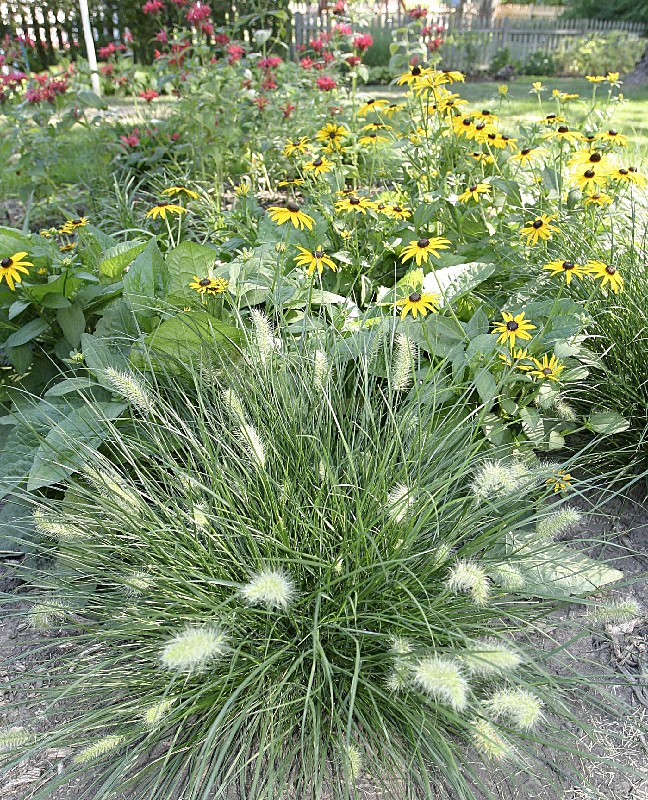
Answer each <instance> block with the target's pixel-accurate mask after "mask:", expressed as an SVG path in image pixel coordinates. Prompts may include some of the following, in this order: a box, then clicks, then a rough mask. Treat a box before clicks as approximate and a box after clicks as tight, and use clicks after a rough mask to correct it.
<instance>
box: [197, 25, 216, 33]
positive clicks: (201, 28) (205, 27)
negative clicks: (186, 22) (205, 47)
mask: <svg viewBox="0 0 648 800" xmlns="http://www.w3.org/2000/svg"><path fill="white" fill-rule="evenodd" d="M198 30H199V31H200V32H201V33H204V34H205V36H211V35H212V33H213V32H214V26H213V25H212V24H211V22H199V23H198Z"/></svg>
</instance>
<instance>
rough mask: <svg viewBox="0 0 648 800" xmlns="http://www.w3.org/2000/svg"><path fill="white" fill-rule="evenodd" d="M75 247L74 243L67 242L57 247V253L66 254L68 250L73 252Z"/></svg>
mask: <svg viewBox="0 0 648 800" xmlns="http://www.w3.org/2000/svg"><path fill="white" fill-rule="evenodd" d="M75 247H76V242H68V243H67V244H62V245H61V246H60V247H59V252H61V253H68V252H69V251H70V250H74V248H75Z"/></svg>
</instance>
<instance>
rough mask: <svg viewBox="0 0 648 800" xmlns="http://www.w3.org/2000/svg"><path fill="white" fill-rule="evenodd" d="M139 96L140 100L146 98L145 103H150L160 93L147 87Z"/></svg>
mask: <svg viewBox="0 0 648 800" xmlns="http://www.w3.org/2000/svg"><path fill="white" fill-rule="evenodd" d="M139 96H140V97H141V98H142V100H146V102H147V103H152V102H153V100H155V98H156V97H159V96H160V95H159V94H158V93H157V92H156V91H155V89H147V90H146V91H145V92H140V94H139Z"/></svg>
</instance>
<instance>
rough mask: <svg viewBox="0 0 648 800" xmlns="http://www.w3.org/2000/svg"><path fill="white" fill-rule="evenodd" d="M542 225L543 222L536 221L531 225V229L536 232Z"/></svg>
mask: <svg viewBox="0 0 648 800" xmlns="http://www.w3.org/2000/svg"><path fill="white" fill-rule="evenodd" d="M543 225H544V222H543V221H542V220H541V219H536V220H534V221H533V222H532V223H531V227H532V228H535V229H536V230H538V229H539V228H541V227H542V226H543Z"/></svg>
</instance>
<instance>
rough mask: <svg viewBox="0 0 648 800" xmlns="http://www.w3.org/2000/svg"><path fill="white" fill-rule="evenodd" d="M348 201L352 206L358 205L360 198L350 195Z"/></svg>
mask: <svg viewBox="0 0 648 800" xmlns="http://www.w3.org/2000/svg"><path fill="white" fill-rule="evenodd" d="M349 203H351V205H352V206H359V205H360V200H359V199H358V198H357V197H350V198H349Z"/></svg>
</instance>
